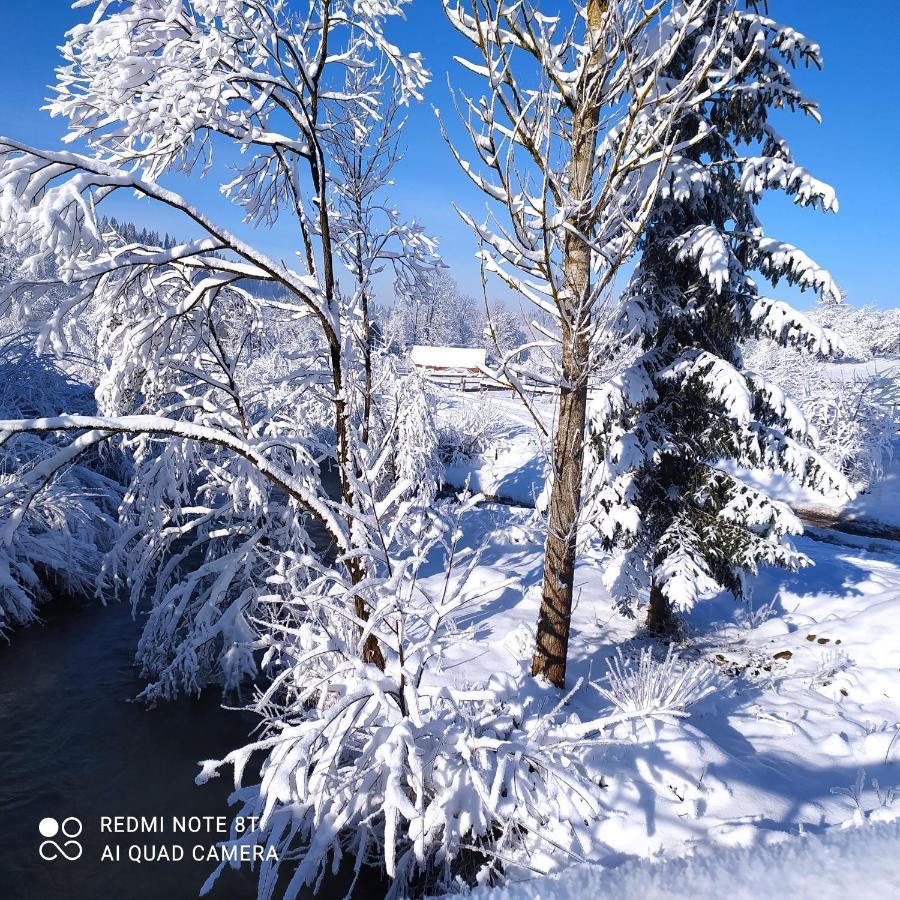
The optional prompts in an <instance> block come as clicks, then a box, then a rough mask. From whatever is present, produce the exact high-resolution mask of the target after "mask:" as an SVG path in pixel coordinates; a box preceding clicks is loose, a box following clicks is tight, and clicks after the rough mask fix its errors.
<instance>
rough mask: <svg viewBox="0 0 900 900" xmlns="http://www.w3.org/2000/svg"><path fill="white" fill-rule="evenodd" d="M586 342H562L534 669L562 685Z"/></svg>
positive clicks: (571, 582) (579, 471)
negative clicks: (561, 375) (558, 401)
mask: <svg viewBox="0 0 900 900" xmlns="http://www.w3.org/2000/svg"><path fill="white" fill-rule="evenodd" d="M584 344H586V341H585V340H584V339H583V338H581V339H579V338H578V337H577V336H576V337H575V338H573V339H572V340H567V341H565V343H564V345H563V378H564V384H563V387H562V389H561V391H560V405H559V424H558V426H557V430H556V438H555V441H554V449H553V487H552V490H551V494H550V521H549V525H548V530H547V542H546V546H545V553H544V588H543V598H542V601H541V611H540V615H539V617H538V629H537V649H536V651H535V654H534V658H533V659H532V662H531V674H532V675H534V676H536V677H537V676H542V677H544V678H546V679H547V680H548V681H549V682H550V683H551V684H554V685H556V686H557V687H560V688H561V687H563V686H564V685H565V682H566V659H567V657H568V652H569V631H570V628H571V621H572V598H573V594H574V588H575V550H576V542H577V538H578V516H579V514H580V512H581V478H582V472H583V470H584V428H585V419H586V414H587V372H586V367H587V353H586V352H585V351H586V348H585V346H584Z"/></svg>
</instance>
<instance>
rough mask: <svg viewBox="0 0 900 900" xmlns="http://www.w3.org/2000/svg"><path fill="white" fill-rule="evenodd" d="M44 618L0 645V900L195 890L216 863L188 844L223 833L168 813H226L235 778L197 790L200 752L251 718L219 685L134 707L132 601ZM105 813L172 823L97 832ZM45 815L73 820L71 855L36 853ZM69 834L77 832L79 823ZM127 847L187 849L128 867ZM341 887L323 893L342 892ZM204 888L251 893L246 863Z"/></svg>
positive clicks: (59, 609)
mask: <svg viewBox="0 0 900 900" xmlns="http://www.w3.org/2000/svg"><path fill="white" fill-rule="evenodd" d="M43 617H44V622H43V624H40V625H36V626H33V627H31V628H27V629H22V630H19V631H16V632H15V633H13V634H12V636H11V638H12V640H11V643H9V644H5V643H0V898H2V900H11V898H28V900H100V898H103V900H106V898H109V900H145V898H146V900H151V898H152V900H160V898H161V900H181V898H185V900H188V898H194V897H197V895H198V892H199V889H200V887H201V885H202V884H203V882H204V881H205V880H206V877H207V876H208V875H209V873H210V872H211V871H212V870H213V868H214V867H215V863H211V862H205V861H204V862H195V861H193V859H192V858H191V857H192V855H193V852H194V847H195V846H200V847H201V852H203V851H204V850H205V849H206V848H208V847H209V846H211V845H214V844H215V843H216V841H217V840H221V839H222V837H223V835H220V834H217V833H215V831H214V830H213V831H210V830H208V829H206V828H204V830H202V831H201V832H200V833H197V834H172V833H171V832H170V831H169V827H170V823H171V820H172V817H173V816H178V817H187V816H222V815H224V816H227V815H228V811H229V810H228V805H227V796H228V794H229V792H230V789H231V787H232V782H231V780H230V779H229V778H228V777H227V774H226V775H223V777H222V778H220V779H215V780H213V781H211V782H209V783H208V784H206V785H204V786H203V787H197V786H196V785H195V784H194V776H195V775H196V774H197V772H198V766H197V761H198V760H201V759H210V758H221V757H222V756H223V755H224V754H225V753H227V752H228V751H229V750H231V749H234V748H235V747H238V746H240V745H241V744H243V743H245V742H246V739H247V736H248V734H249V733H250V731H251V729H252V728H253V727H254V725H255V724H256V719H255V718H254V717H253V716H250V715H248V714H245V713H238V712H232V711H227V710H224V709H222V708H221V706H220V702H221V694H220V693H219V692H217V691H209V692H208V693H207V694H206V695H204V696H203V697H202V698H200V699H199V700H196V699H183V700H180V701H178V702H176V703H171V704H167V705H161V706H159V707H157V708H156V709H147V708H146V707H145V706H143V705H141V704H138V703H134V702H132V699H133V698H134V697H135V696H136V694H137V693H138V692H139V691H140V689H141V687H142V683H141V681H140V679H139V678H138V677H137V673H136V671H135V669H134V668H133V665H132V661H133V657H134V649H135V645H136V641H137V637H138V633H139V630H140V629H139V625H138V624H136V623H135V622H133V621H132V618H131V611H130V609H129V607H128V606H127V604H122V603H116V604H112V605H110V606H108V607H106V608H104V607H102V606H100V605H99V604H97V603H85V602H78V601H66V602H62V601H59V602H57V603H55V604H51V605H50V606H49V607H46V608H45V609H44V610H43ZM102 816H137V817H140V816H145V817H157V816H162V817H164V820H163V821H164V823H165V826H166V832H165V833H161V834H146V833H141V834H110V833H101V817H102ZM47 817H52V818H55V819H56V820H57V821H58V822H62V821H63V820H64V819H66V818H68V817H74V818H77V819H78V820H80V822H81V823H82V827H83V831H82V833H81V835H80V836H79V837H78V841H79V842H80V843H81V844H82V847H83V851H82V855H81V857H80V858H79V859H77V860H75V861H71V862H70V861H67V860H66V859H63V858H61V857H58V858H57V859H55V860H53V861H45V860H44V859H42V858H41V855H40V847H41V844H42V842H43V841H44V840H45V837H43V836H42V835H41V834H40V833H39V830H38V826H39V823H41V821H42V820H43V819H45V818H47ZM229 820H230V817H229ZM214 827H215V826H213V828H214ZM66 830H67V831H70V832H74V831H75V830H76V826H75V824H74V823H71V822H70V823H69V824H68V826H67V829H66ZM55 840H56V842H57V843H61V842H62V841H63V840H64V838H63V836H62V834H60V835H58V836H56V838H55ZM133 844H137V845H141V846H142V847H143V845H150V847H151V851H152V848H153V847H157V846H159V845H165V846H167V847H170V848H171V846H172V845H173V844H174V845H181V846H182V848H183V852H184V857H185V858H184V860H183V861H180V862H175V861H158V862H145V863H136V862H131V861H129V860H128V858H127V855H128V848H129V847H130V846H131V845H133ZM106 845H109V846H110V852H112V853H113V854H114V853H116V852H117V851H116V848H119V849H118V853H119V854H120V859H119V860H118V861H116V860H112V861H109V860H107V861H102V860H101V855H102V854H103V851H104V847H105V846H106ZM71 852H72V853H73V855H74V850H72V851H71ZM153 852H155V851H153ZM177 852H178V851H173V852H171V853H170V855H177ZM54 853H55V850H54V848H53V847H52V846H50V847H45V854H47V855H53V854H54ZM340 882H343V879H339V880H338V881H337V882H335V883H333V884H330V885H326V886H325V887H324V889H323V890H322V891H321V892H320V894H319V896H320V897H324V898H326V900H330V898H334V897H342V896H343V895H344V892H345V891H346V884H345V883H344V884H342V883H340ZM341 888H343V890H342V889H341ZM209 896H211V897H212V898H214V900H229V898H252V897H255V896H256V882H255V878H254V875H253V873H252V872H250V871H249V869H248V868H247V867H244V870H242V871H240V872H234V871H233V870H231V869H228V870H226V872H225V873H224V874H223V876H222V877H221V878H220V879H219V882H218V883H217V885H216V887H215V888H214V889H213V891H212V893H211V894H210V895H209ZM379 896H380V897H383V896H384V888H383V886H381V885H379V884H378V882H377V879H375V878H374V877H373V878H372V879H369V883H368V884H367V883H365V879H361V883H360V885H359V890H358V891H357V892H355V893H354V897H362V898H375V897H379Z"/></svg>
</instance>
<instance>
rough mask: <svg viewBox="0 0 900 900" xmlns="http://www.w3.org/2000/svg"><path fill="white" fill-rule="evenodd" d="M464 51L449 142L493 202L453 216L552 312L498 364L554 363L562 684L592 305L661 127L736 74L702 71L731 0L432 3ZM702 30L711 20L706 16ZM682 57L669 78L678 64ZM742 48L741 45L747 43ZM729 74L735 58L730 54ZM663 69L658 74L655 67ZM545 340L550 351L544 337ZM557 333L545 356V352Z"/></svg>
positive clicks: (547, 658)
mask: <svg viewBox="0 0 900 900" xmlns="http://www.w3.org/2000/svg"><path fill="white" fill-rule="evenodd" d="M443 3H444V8H445V11H446V13H447V15H448V17H449V18H450V21H451V22H452V23H453V25H454V26H455V27H456V29H457V30H458V31H459V32H460V34H462V35H463V36H464V37H465V38H467V39H468V40H469V41H470V42H471V44H472V46H473V48H474V51H475V56H476V59H475V60H474V61H468V60H463V61H462V64H463V66H464V68H465V69H466V70H467V72H468V73H471V74H473V75H474V76H475V77H477V78H480V79H482V80H483V82H484V85H485V93H484V95H482V96H480V97H478V96H474V97H472V98H469V97H468V96H467V95H466V94H465V93H464V92H462V91H461V92H460V93H459V97H460V106H461V114H462V115H461V117H462V118H463V120H464V122H465V125H466V128H467V130H468V132H469V135H470V137H471V140H472V145H473V148H474V161H473V162H470V161H469V160H468V159H465V158H463V155H462V154H461V153H460V152H459V151H457V150H454V153H455V154H456V156H457V158H458V159H459V161H460V164H461V166H462V168H463V170H464V171H465V172H466V174H467V175H468V176H469V177H470V178H471V179H472V181H473V182H474V184H475V185H476V186H477V187H478V188H479V189H480V190H482V191H483V192H484V193H485V194H486V195H487V196H488V198H489V199H490V201H491V203H492V210H493V213H494V215H493V216H492V218H490V219H489V220H488V221H487V222H485V223H484V224H477V223H476V222H475V221H474V219H473V218H472V217H471V216H468V215H465V216H464V218H465V219H466V221H467V222H468V223H469V224H470V226H471V227H472V228H473V229H474V231H475V233H476V234H477V236H478V238H479V240H480V243H481V248H482V249H481V259H482V262H483V265H484V267H485V269H486V271H487V272H488V273H491V274H493V275H495V276H497V277H499V278H500V279H501V280H502V281H504V282H505V283H506V284H507V285H508V286H509V287H511V288H512V289H513V290H514V291H516V292H518V293H519V294H520V295H522V297H524V298H525V300H527V301H528V302H530V303H532V304H533V305H534V306H535V307H536V309H537V311H538V312H539V313H542V314H546V315H548V316H549V317H550V319H551V324H552V327H551V328H550V329H547V328H546V327H544V326H543V325H540V326H539V327H538V328H537V329H536V331H537V336H536V339H535V340H534V341H533V342H531V343H530V344H528V345H525V346H524V347H520V348H517V349H515V350H512V351H510V352H509V353H507V354H506V355H505V357H504V359H503V360H501V363H500V366H499V372H498V375H499V376H501V377H505V378H506V379H508V380H509V381H510V382H511V383H512V385H513V386H515V387H517V388H519V392H520V395H521V397H522V400H523V402H525V403H526V405H527V406H528V407H529V408H530V409H532V410H534V407H533V405H532V404H531V403H530V401H529V399H528V396H527V393H526V391H525V390H524V388H523V387H522V385H523V379H532V380H533V379H539V380H547V376H546V374H544V373H542V372H538V371H536V370H535V369H534V368H533V367H532V368H530V367H529V365H528V364H527V363H526V362H525V361H524V354H525V353H526V351H540V350H542V349H543V350H545V351H546V352H545V353H543V354H541V353H539V352H536V353H535V354H534V357H535V358H546V359H547V360H550V361H551V362H552V361H555V360H559V363H558V365H556V366H555V371H554V372H553V374H552V377H551V379H550V381H551V383H552V384H554V385H555V386H556V387H557V388H558V391H559V395H558V396H559V402H558V413H557V415H556V421H555V423H545V422H543V421H541V418H540V416H539V415H538V414H537V412H536V411H535V418H536V420H537V422H538V427H539V429H540V430H541V432H542V433H543V434H546V435H550V436H551V440H550V441H549V443H550V444H551V445H552V446H550V447H548V448H547V449H548V454H549V456H550V466H549V469H550V472H549V475H550V497H549V503H548V507H549V509H548V513H549V515H548V534H547V541H546V555H545V564H544V583H543V600H542V605H541V611H540V618H539V622H538V635H537V648H536V651H535V655H534V661H533V672H534V674H535V675H539V676H544V677H546V678H547V679H548V680H549V681H551V682H552V683H554V684H556V685H559V686H562V685H563V684H564V682H565V671H566V657H567V652H568V640H569V629H570V619H571V610H572V595H573V584H574V570H575V560H576V546H577V533H578V527H579V523H580V521H581V513H582V484H583V476H584V458H585V448H584V443H585V442H584V436H585V424H586V414H587V398H588V382H589V379H590V376H591V372H592V371H594V370H596V369H597V366H598V364H599V363H600V362H602V360H603V358H604V357H605V356H606V355H608V353H609V350H610V348H609V340H608V339H609V334H608V330H607V328H606V326H605V321H606V315H605V312H606V306H607V301H608V300H609V297H610V294H611V291H612V289H613V287H614V284H615V279H616V276H617V274H618V273H619V272H620V271H621V269H622V267H623V265H625V263H626V262H627V261H628V260H629V259H630V258H631V256H632V255H633V253H634V252H635V250H636V247H637V243H638V240H639V238H640V235H641V233H642V231H643V228H644V225H645V223H646V222H647V219H648V217H649V216H650V214H651V212H652V210H653V206H654V202H655V200H656V196H657V190H658V188H659V184H660V176H661V173H662V172H663V171H665V168H666V165H667V163H668V161H669V160H670V159H671V158H672V157H673V156H676V155H678V154H683V153H684V152H686V151H687V149H688V148H689V147H690V144H691V143H692V141H694V140H697V135H693V136H688V135H683V134H681V133H680V132H679V131H678V129H677V128H676V127H675V125H676V123H678V122H679V121H680V120H681V119H682V118H683V117H684V116H685V115H686V114H687V113H688V111H689V110H691V109H693V108H695V107H698V106H700V105H701V104H702V103H703V101H704V95H705V94H706V93H707V92H709V91H713V92H714V91H717V90H719V89H720V87H721V86H722V85H724V84H727V83H729V82H730V81H731V80H732V78H733V77H734V75H735V72H734V71H731V70H729V69H715V70H713V69H712V68H711V67H712V65H713V62H714V61H715V60H716V58H717V57H718V56H719V52H720V47H719V46H718V43H719V41H720V40H721V39H722V36H723V34H724V32H723V30H722V28H721V25H722V24H723V23H724V21H725V20H727V19H728V17H729V15H730V14H731V9H732V7H733V5H734V3H731V2H729V3H723V2H720V0H671V2H670V0H659V2H652V3H647V2H643V0H617V2H609V0H589V2H585V0H580V2H577V3H575V4H574V5H573V6H574V10H573V12H574V15H572V14H571V13H570V14H569V15H568V16H566V17H560V16H550V15H547V14H546V10H544V11H543V12H542V10H541V9H539V8H538V6H537V4H535V3H534V2H531V0H523V2H519V3H506V2H504V0H443ZM711 25H712V27H710V26H711ZM687 48H691V53H692V55H691V56H690V59H689V63H688V64H687V65H685V66H682V67H681V69H680V71H679V72H678V74H677V75H675V74H674V73H675V71H676V69H675V67H676V60H682V59H687V53H688V49H687ZM748 52H751V48H748ZM735 64H736V66H737V71H738V72H739V71H740V69H741V66H742V61H740V60H735ZM664 71H667V72H670V73H672V75H671V76H670V77H667V78H665V79H662V78H660V75H661V73H662V72H664ZM548 342H549V343H550V345H551V348H548V346H547V345H548ZM553 344H556V345H557V347H558V352H556V353H554V352H552V345H553Z"/></svg>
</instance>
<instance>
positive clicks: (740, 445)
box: [589, 2, 846, 633]
mask: <svg viewBox="0 0 900 900" xmlns="http://www.w3.org/2000/svg"><path fill="white" fill-rule="evenodd" d="M760 6H761V4H759V3H756V2H749V3H746V4H743V3H742V4H737V5H732V4H727V3H716V4H714V5H712V6H710V7H709V8H708V9H706V10H704V11H703V18H702V20H701V21H700V23H699V24H700V26H701V27H699V28H698V29H697V30H696V31H695V32H694V34H693V36H692V38H691V39H690V40H688V41H686V42H684V43H683V44H682V45H681V47H679V48H678V52H677V53H676V54H674V55H673V57H672V58H671V59H670V60H669V61H667V63H666V65H665V66H664V67H663V68H662V69H661V71H660V74H659V77H660V81H661V82H662V83H663V84H665V83H667V82H677V81H679V80H680V79H681V78H683V75H684V73H685V72H686V71H690V70H692V69H693V67H694V66H695V60H696V58H697V54H698V53H702V52H703V51H704V49H705V48H706V47H707V46H708V45H709V35H710V34H712V33H717V32H718V33H721V34H722V35H723V39H721V40H719V41H717V48H716V53H715V56H714V58H713V59H711V60H710V61H709V63H708V65H707V68H706V70H705V71H704V74H703V78H702V81H701V83H700V85H699V86H698V87H699V96H700V97H701V98H702V102H699V103H695V104H693V105H692V106H691V107H690V108H689V109H685V110H684V111H683V112H682V113H681V114H680V115H679V116H678V117H677V119H676V120H675V121H674V122H673V128H674V130H675V131H676V132H677V133H678V134H679V136H680V138H681V140H682V142H683V143H684V144H685V146H684V147H681V148H679V149H678V150H677V152H675V153H673V155H672V158H671V159H670V160H668V161H667V162H666V164H665V166H664V168H663V175H662V185H661V190H660V192H659V196H658V198H657V200H656V202H655V203H654V206H653V209H652V212H651V214H650V217H649V220H648V223H647V228H646V230H645V233H644V235H643V237H642V239H641V257H640V262H639V264H638V266H637V269H636V271H635V272H634V274H633V276H632V278H631V280H630V284H629V286H628V289H627V291H626V293H625V296H624V298H623V300H622V304H621V310H620V312H619V315H618V319H617V321H616V323H615V326H614V328H613V329H612V334H613V337H614V339H615V340H616V341H617V342H622V343H630V344H632V345H635V346H636V347H637V348H638V349H639V351H640V353H639V355H638V356H637V358H636V359H635V360H634V361H633V362H632V364H631V365H630V366H628V367H627V368H626V369H625V370H624V371H622V372H621V373H620V374H619V375H618V376H616V377H615V378H613V379H612V380H611V381H610V382H609V383H608V384H606V386H605V387H604V388H603V389H602V390H601V391H600V392H599V393H598V395H597V396H596V397H594V398H592V400H591V403H590V410H589V419H590V433H591V454H592V457H593V459H592V464H593V465H592V468H593V472H592V481H591V485H590V498H591V506H592V510H591V514H592V517H593V522H594V525H595V526H596V528H597V530H598V532H599V534H600V536H601V537H602V538H603V540H604V542H605V543H606V545H607V546H608V547H610V548H617V549H618V553H617V554H616V555H615V557H614V565H612V566H611V567H610V569H609V571H608V578H609V583H610V585H611V586H612V588H613V590H614V592H615V595H616V597H617V598H619V599H620V601H621V602H622V604H623V606H624V607H625V608H626V609H629V610H630V609H633V608H634V605H635V603H636V602H637V601H638V600H639V599H641V600H643V599H646V598H647V597H648V595H649V611H648V619H647V622H648V626H649V628H650V629H651V630H653V631H658V632H669V633H670V632H672V631H673V630H674V629H676V628H677V614H678V612H679V611H682V610H686V609H689V608H690V607H691V605H692V604H693V603H695V602H696V600H697V599H698V598H699V597H700V596H701V595H703V594H704V593H706V592H708V591H712V590H715V589H718V588H721V587H724V588H726V589H728V590H730V591H732V592H733V593H734V594H735V595H740V594H741V593H742V589H743V574H744V573H745V572H755V571H756V568H757V566H758V565H760V564H769V565H779V566H784V567H788V568H796V567H797V566H800V565H802V564H804V563H805V559H804V557H803V556H802V555H801V554H799V553H798V552H797V551H796V550H795V549H794V548H793V546H792V545H791V542H790V539H789V535H791V534H793V533H797V532H798V531H799V530H800V524H799V522H798V520H797V519H796V517H795V516H794V515H793V514H792V513H791V511H790V510H789V509H788V508H787V506H786V505H784V504H782V503H779V502H777V501H775V500H774V499H772V498H770V497H768V496H766V494H764V493H763V492H761V491H759V490H756V489H754V488H751V487H748V486H747V485H745V484H743V483H741V482H740V481H739V480H737V479H735V478H734V477H732V476H731V475H730V474H726V473H725V472H724V471H722V470H721V469H720V468H718V467H717V465H716V464H717V462H719V461H720V460H731V461H733V462H735V463H737V464H738V465H741V466H747V467H753V468H766V469H772V470H779V471H783V472H786V473H788V474H790V475H791V476H792V477H793V478H795V479H796V480H797V481H799V482H801V483H803V484H808V485H813V486H815V487H817V488H820V489H822V490H824V491H826V492H842V491H844V490H846V485H845V482H844V479H843V478H842V476H841V474H840V473H839V472H838V471H836V469H835V468H834V467H833V466H832V465H830V464H829V463H828V462H827V461H826V460H825V459H823V458H822V457H821V456H820V455H819V454H818V453H817V452H816V450H815V449H814V441H813V435H812V434H811V431H810V428H809V425H808V423H807V420H806V418H805V417H804V415H803V413H802V412H801V410H800V409H799V407H798V406H797V404H796V403H795V402H794V401H793V400H792V399H790V397H788V396H786V394H785V392H784V390H782V388H781V387H780V386H779V385H778V384H775V383H773V382H771V381H769V380H767V379H766V378H765V377H764V376H763V375H761V374H759V373H757V372H753V371H750V370H749V369H748V368H747V367H746V366H745V364H744V361H743V359H742V355H741V350H740V344H741V342H742V341H744V340H746V339H748V338H750V337H760V336H763V337H766V338H770V339H772V340H774V341H777V342H778V343H780V344H782V345H788V346H792V347H796V348H799V349H802V350H804V351H806V352H809V353H813V354H828V353H831V352H832V351H833V350H834V349H835V344H834V341H833V339H832V338H831V337H830V336H829V335H828V334H827V333H826V332H825V331H824V330H823V329H822V328H820V327H818V326H816V325H815V324H813V323H812V322H810V321H809V320H808V319H807V318H806V317H804V316H803V315H801V314H799V313H797V312H795V311H794V310H793V309H791V308H790V307H788V306H787V305H785V304H784V303H781V302H778V301H776V300H771V299H769V298H768V297H767V296H765V295H764V294H762V293H761V292H760V289H759V287H758V285H757V281H756V280H755V277H754V276H755V272H757V271H758V272H760V273H762V275H763V276H764V278H765V279H767V280H768V281H770V282H771V283H772V284H773V285H777V284H778V283H779V281H781V280H784V281H786V282H788V283H790V284H795V285H798V286H799V287H800V288H801V289H802V290H808V291H811V292H813V293H816V294H818V295H819V296H820V297H821V298H822V300H823V302H832V303H838V302H840V300H841V297H840V293H839V291H838V288H837V286H836V284H835V283H834V281H833V280H832V278H831V276H830V275H829V274H828V272H826V271H825V270H824V269H822V268H821V267H820V266H818V265H817V264H816V263H815V262H813V261H812V260H811V259H810V258H809V257H808V256H807V255H806V254H805V253H803V252H802V251H801V250H799V249H797V248H796V247H794V246H792V245H790V244H787V243H784V242H782V241H780V240H777V239H774V238H771V237H769V236H767V235H766V234H765V232H764V230H763V227H762V224H761V222H760V220H759V218H758V217H757V214H756V206H757V203H758V202H759V200H760V198H761V197H762V195H763V194H764V193H765V192H766V191H767V190H781V191H784V192H785V193H786V194H787V195H789V196H790V197H792V198H793V199H794V200H795V202H796V203H798V204H800V205H803V206H809V207H812V208H818V209H821V210H824V211H832V212H834V211H837V200H836V198H835V194H834V191H833V190H832V189H831V188H830V187H829V186H828V185H826V184H824V183H822V182H821V181H818V180H817V179H815V178H814V177H813V176H812V175H811V174H810V173H809V172H808V171H807V170H806V169H804V168H803V167H802V166H800V165H799V164H798V163H797V162H796V161H795V160H794V157H793V155H792V153H791V150H790V147H789V146H788V144H787V142H786V141H785V140H784V139H783V138H782V137H781V136H780V135H779V134H778V133H777V132H776V131H775V129H774V127H773V125H772V122H771V121H770V112H771V110H773V109H776V108H782V109H784V108H787V109H792V110H799V111H802V112H804V113H806V114H807V115H809V116H812V117H817V116H818V112H817V107H816V105H815V103H814V102H813V101H811V100H809V99H808V98H807V97H806V96H805V95H804V94H803V93H802V92H801V91H800V89H799V88H798V87H797V86H796V84H795V82H794V80H793V76H792V74H791V69H792V68H793V67H795V66H798V65H801V64H807V65H809V64H812V65H815V66H820V65H821V60H820V52H819V47H818V45H816V44H815V43H813V42H812V41H810V40H808V39H807V38H805V37H804V36H803V35H801V34H799V33H798V32H796V31H795V30H793V29H791V28H789V27H786V26H782V25H779V24H777V23H776V22H774V21H773V20H771V19H769V18H767V17H766V16H765V15H764V14H763V13H762V12H761V11H760V8H759V7H760ZM726 12H727V13H728V14H727V15H725V16H724V17H723V14H724V13H726ZM724 72H730V73H733V77H731V78H730V79H729V80H728V81H727V82H723V81H722V79H721V73H724Z"/></svg>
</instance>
